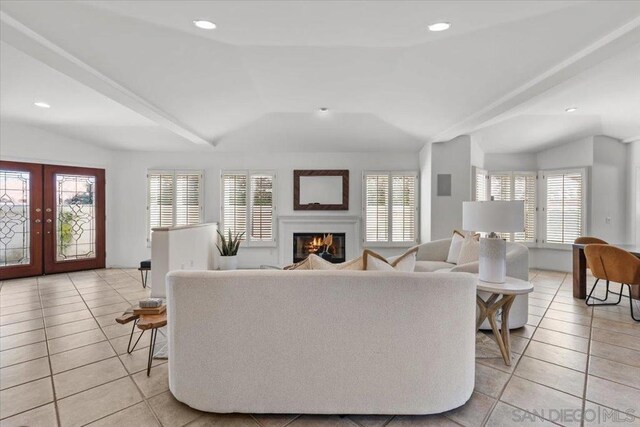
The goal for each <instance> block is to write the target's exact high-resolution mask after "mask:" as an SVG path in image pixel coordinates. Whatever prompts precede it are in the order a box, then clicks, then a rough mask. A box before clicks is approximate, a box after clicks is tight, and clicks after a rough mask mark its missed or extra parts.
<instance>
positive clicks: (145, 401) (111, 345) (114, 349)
mask: <svg viewBox="0 0 640 427" xmlns="http://www.w3.org/2000/svg"><path fill="white" fill-rule="evenodd" d="M121 271H122V270H121ZM125 274H126V273H125ZM98 276H99V277H100V278H101V279H102V280H103V281H104V282H105V283H106V284H107V286H109V287H110V288H111V289H113V290H115V291H116V292H118V291H117V290H116V289H115V288H114V287H113V286H111V284H110V283H109V282H108V281H107V280H105V279H104V278H103V277H101V276H100V275H98ZM70 280H71V283H73V286H74V287H75V288H76V290H77V289H78V288H77V286H76V284H75V282H74V281H73V279H71V278H70ZM118 294H119V295H120V292H118ZM121 297H122V296H121ZM80 298H82V296H80ZM82 300H83V301H85V300H84V298H82ZM125 301H127V300H126V298H125ZM127 302H128V301H127ZM85 305H87V303H86V301H85ZM87 309H88V310H89V312H90V313H91V316H92V318H93V320H94V321H95V322H96V323H98V321H97V320H96V317H95V315H94V314H93V311H91V308H90V307H89V306H88V305H87ZM98 327H99V328H100V331H101V332H102V334H103V335H104V336H105V338H106V339H107V343H109V346H110V347H111V349H112V350H113V352H114V353H115V357H116V358H117V359H118V361H119V362H120V364H121V365H122V368H123V369H124V370H125V372H126V373H127V375H126V376H124V377H121V378H118V380H120V379H122V378H129V380H130V381H131V382H132V383H133V385H134V386H135V388H136V390H138V393H139V394H140V397H141V398H142V402H144V404H145V405H146V406H147V409H148V410H149V411H150V412H151V414H152V415H153V418H154V419H155V420H156V421H157V422H158V424H159V425H162V423H161V422H160V419H159V418H158V416H157V415H156V413H155V412H154V410H153V408H152V407H151V405H150V404H149V403H148V401H147V398H146V397H145V394H144V393H143V392H142V389H140V386H138V383H136V382H135V380H134V379H133V374H134V373H137V372H134V373H131V372H129V370H128V369H127V367H126V366H125V365H124V363H123V362H122V359H121V358H120V355H119V354H118V351H117V350H116V348H115V347H114V346H113V344H112V343H111V340H110V339H109V337H107V335H106V334H105V333H104V331H103V330H102V327H101V326H100V324H99V323H98ZM123 336H124V335H123ZM140 372H142V371H140ZM52 378H53V377H52ZM105 384H107V383H105ZM100 385H103V384H100ZM97 387H99V386H97ZM83 391H84V390H83ZM138 403H140V402H136V403H134V404H133V405H130V406H128V407H127V408H123V409H121V410H119V411H116V412H112V413H110V414H107V415H105V416H104V417H101V418H98V419H96V420H93V421H91V422H94V421H97V420H99V419H102V418H106V417H108V416H111V415H113V414H117V413H118V412H120V411H122V410H125V409H128V408H130V407H132V406H134V405H136V404H138Z"/></svg>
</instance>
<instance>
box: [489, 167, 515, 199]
mask: <svg viewBox="0 0 640 427" xmlns="http://www.w3.org/2000/svg"><path fill="white" fill-rule="evenodd" d="M489 185H490V186H491V191H490V193H489V194H490V196H491V197H490V199H489V200H511V173H496V174H490V175H489Z"/></svg>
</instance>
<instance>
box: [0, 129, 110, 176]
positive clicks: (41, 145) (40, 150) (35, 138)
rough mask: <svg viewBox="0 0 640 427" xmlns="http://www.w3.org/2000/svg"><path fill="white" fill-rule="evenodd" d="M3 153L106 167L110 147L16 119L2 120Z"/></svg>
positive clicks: (9, 156) (29, 159) (7, 157)
mask: <svg viewBox="0 0 640 427" xmlns="http://www.w3.org/2000/svg"><path fill="white" fill-rule="evenodd" d="M0 157H1V158H2V160H13V161H18V162H20V161H22V162H31V163H48V164H57V165H66V166H85V167H95V168H104V169H107V168H108V167H109V165H110V163H111V151H109V150H105V149H103V148H99V147H96V146H93V145H89V144H85V143H83V142H81V141H77V140H74V139H70V138H66V137H64V136H60V135H56V134H53V133H51V132H48V131H45V130H42V129H39V128H36V127H33V126H27V125H23V124H19V123H15V122H6V121H2V125H1V126H0Z"/></svg>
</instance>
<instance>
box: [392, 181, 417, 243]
mask: <svg viewBox="0 0 640 427" xmlns="http://www.w3.org/2000/svg"><path fill="white" fill-rule="evenodd" d="M416 182H417V179H416V176H415V175H392V176H391V241H393V242H415V240H416Z"/></svg>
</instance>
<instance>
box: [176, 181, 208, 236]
mask: <svg viewBox="0 0 640 427" xmlns="http://www.w3.org/2000/svg"><path fill="white" fill-rule="evenodd" d="M201 183H202V174H201V173H199V172H177V173H176V222H175V225H194V224H200V223H201V222H202V209H201V202H200V194H201V193H200V186H201Z"/></svg>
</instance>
